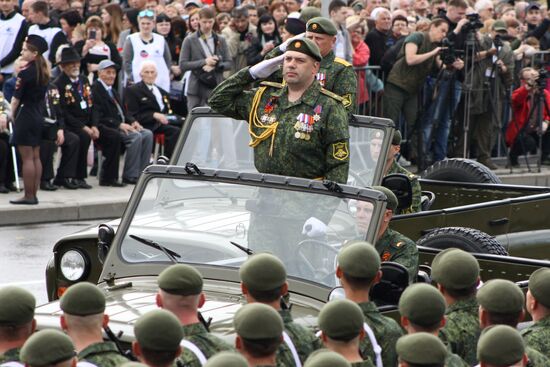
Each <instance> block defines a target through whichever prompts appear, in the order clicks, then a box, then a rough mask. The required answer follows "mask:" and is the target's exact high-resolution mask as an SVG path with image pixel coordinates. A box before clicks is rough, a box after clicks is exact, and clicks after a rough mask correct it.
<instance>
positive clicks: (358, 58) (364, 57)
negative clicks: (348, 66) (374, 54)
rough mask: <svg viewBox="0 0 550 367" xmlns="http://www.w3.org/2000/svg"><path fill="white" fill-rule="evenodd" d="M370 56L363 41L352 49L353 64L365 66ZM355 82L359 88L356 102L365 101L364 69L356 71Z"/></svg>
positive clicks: (367, 47)
mask: <svg viewBox="0 0 550 367" xmlns="http://www.w3.org/2000/svg"><path fill="white" fill-rule="evenodd" d="M369 58H370V49H369V46H367V44H366V43H365V42H364V41H361V42H359V43H358V44H357V46H356V47H355V49H354V50H353V66H355V67H363V66H367V65H368V62H369ZM357 84H358V86H359V90H358V93H357V104H362V103H365V102H367V101H368V100H369V91H368V90H367V86H366V82H365V71H364V70H361V71H359V72H357Z"/></svg>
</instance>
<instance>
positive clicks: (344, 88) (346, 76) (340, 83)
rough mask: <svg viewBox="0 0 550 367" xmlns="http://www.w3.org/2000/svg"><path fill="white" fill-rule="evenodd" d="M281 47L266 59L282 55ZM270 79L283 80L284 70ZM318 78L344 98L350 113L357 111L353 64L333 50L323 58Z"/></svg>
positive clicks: (323, 84) (324, 85)
mask: <svg viewBox="0 0 550 367" xmlns="http://www.w3.org/2000/svg"><path fill="white" fill-rule="evenodd" d="M281 54H282V52H281V50H279V48H278V47H277V48H275V49H273V50H272V51H271V52H269V53H268V54H267V55H266V57H265V58H266V59H271V58H273V57H276V56H279V55H281ZM269 80H272V81H276V82H281V81H282V80H283V74H282V72H281V71H280V70H279V71H276V72H275V73H273V74H272V75H271V76H270V77H269ZM317 80H319V83H321V85H322V86H323V88H325V89H328V90H329V91H331V92H333V93H336V94H337V95H339V96H340V97H342V98H343V99H344V106H345V107H346V110H347V111H348V112H349V113H355V107H356V94H357V77H356V76H355V71H353V65H352V64H350V63H349V62H347V61H346V60H344V59H341V58H339V57H336V55H335V54H334V52H333V51H330V52H329V53H328V54H327V55H326V56H325V57H323V59H322V60H321V66H320V67H319V73H317Z"/></svg>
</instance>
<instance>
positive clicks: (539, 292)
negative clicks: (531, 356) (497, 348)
mask: <svg viewBox="0 0 550 367" xmlns="http://www.w3.org/2000/svg"><path fill="white" fill-rule="evenodd" d="M526 306H527V307H526V308H527V312H529V313H530V314H531V317H532V318H533V321H534V324H533V325H531V326H529V327H528V328H526V329H523V330H522V331H521V335H522V336H523V339H525V343H526V344H527V345H528V346H529V347H532V348H533V349H536V350H538V351H539V352H541V353H542V354H544V355H545V356H547V357H550V269H548V268H541V269H538V270H537V271H535V272H533V274H531V276H530V277H529V290H528V291H527V301H526Z"/></svg>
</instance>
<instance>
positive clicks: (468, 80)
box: [462, 30, 476, 158]
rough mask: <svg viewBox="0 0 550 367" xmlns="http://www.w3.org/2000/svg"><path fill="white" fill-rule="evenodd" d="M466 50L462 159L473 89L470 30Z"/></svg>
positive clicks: (466, 146) (473, 40)
mask: <svg viewBox="0 0 550 367" xmlns="http://www.w3.org/2000/svg"><path fill="white" fill-rule="evenodd" d="M465 46H466V49H465V50H464V88H463V92H464V120H463V122H462V128H463V134H464V147H463V152H462V157H463V158H468V155H469V151H468V150H469V144H468V133H469V130H470V106H471V103H472V90H473V88H474V64H475V56H476V53H475V50H476V32H475V30H470V31H469V32H468V34H467V36H466V43H465Z"/></svg>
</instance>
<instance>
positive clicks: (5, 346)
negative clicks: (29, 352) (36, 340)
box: [0, 286, 36, 364]
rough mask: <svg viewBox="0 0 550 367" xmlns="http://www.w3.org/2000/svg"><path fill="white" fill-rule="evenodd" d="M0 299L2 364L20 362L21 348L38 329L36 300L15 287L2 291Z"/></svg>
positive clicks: (0, 350)
mask: <svg viewBox="0 0 550 367" xmlns="http://www.w3.org/2000/svg"><path fill="white" fill-rule="evenodd" d="M0 299H1V300H2V302H0V364H1V363H6V362H18V361H20V356H19V353H20V351H21V347H22V346H23V344H24V343H25V341H26V340H27V339H28V338H29V337H30V336H31V335H32V333H34V329H35V328H36V321H35V320H34V308H35V306H36V300H35V299H34V296H33V295H32V294H31V293H29V292H28V291H26V290H24V289H22V288H18V287H13V286H8V287H4V288H2V289H0Z"/></svg>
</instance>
